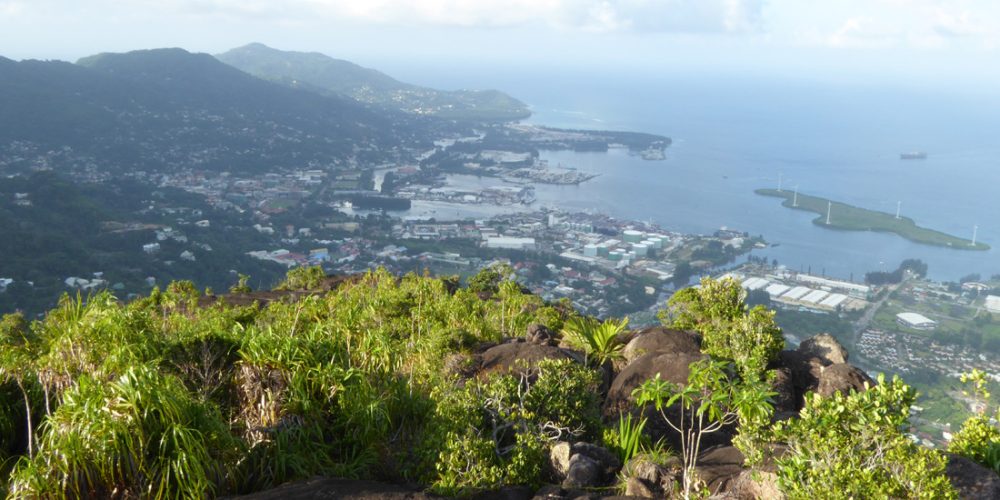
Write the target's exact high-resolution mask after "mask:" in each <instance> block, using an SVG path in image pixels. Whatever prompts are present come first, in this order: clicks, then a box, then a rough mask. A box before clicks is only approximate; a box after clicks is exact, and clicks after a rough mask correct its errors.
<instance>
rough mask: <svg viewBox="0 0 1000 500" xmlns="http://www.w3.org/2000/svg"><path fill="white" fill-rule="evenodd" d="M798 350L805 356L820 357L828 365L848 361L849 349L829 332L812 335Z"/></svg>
mask: <svg viewBox="0 0 1000 500" xmlns="http://www.w3.org/2000/svg"><path fill="white" fill-rule="evenodd" d="M798 351H799V352H800V353H802V354H804V355H805V356H809V357H816V358H820V359H822V360H823V361H825V362H826V364H828V365H836V364H840V363H846V362H847V359H848V357H849V356H848V353H847V349H844V346H842V345H840V342H837V339H835V338H833V335H830V334H829V333H821V334H819V335H816V336H814V337H810V338H808V339H806V340H805V341H803V342H802V344H800V345H799V348H798Z"/></svg>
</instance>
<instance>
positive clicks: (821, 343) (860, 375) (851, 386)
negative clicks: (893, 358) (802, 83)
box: [771, 333, 874, 412]
mask: <svg viewBox="0 0 1000 500" xmlns="http://www.w3.org/2000/svg"><path fill="white" fill-rule="evenodd" d="M847 359H848V355H847V350H846V349H844V347H843V346H842V345H840V343H839V342H837V339H835V338H833V336H831V335H829V334H825V333H822V334H819V335H816V336H815V337H812V338H809V339H806V340H805V341H804V342H802V344H800V345H799V347H798V349H795V350H789V351H782V352H781V353H780V354H779V355H778V360H777V361H776V362H775V363H773V364H772V366H771V368H772V369H775V370H777V371H778V372H779V373H778V378H777V379H776V380H775V383H774V384H773V385H772V387H773V388H774V389H775V391H776V392H778V393H779V395H778V396H779V397H780V398H781V399H780V404H776V405H775V409H776V410H777V411H778V412H789V411H798V410H799V409H801V408H802V405H803V401H804V396H805V394H806V393H807V392H815V393H817V394H820V395H822V396H830V395H832V394H833V393H835V392H843V393H847V392H850V391H852V390H854V391H862V390H864V388H865V383H866V382H867V383H868V384H869V385H872V384H874V381H873V380H872V378H871V377H869V376H868V374H867V373H865V372H864V371H863V370H861V369H860V368H858V367H856V366H853V365H850V364H848V363H847V361H846V360H847ZM786 379H787V380H786ZM789 382H790V384H789ZM789 387H791V389H792V390H793V391H794V396H793V397H792V400H793V401H794V402H795V405H794V408H792V407H791V405H789V404H788V402H789V401H788V397H789V394H788V392H789ZM776 402H778V400H776Z"/></svg>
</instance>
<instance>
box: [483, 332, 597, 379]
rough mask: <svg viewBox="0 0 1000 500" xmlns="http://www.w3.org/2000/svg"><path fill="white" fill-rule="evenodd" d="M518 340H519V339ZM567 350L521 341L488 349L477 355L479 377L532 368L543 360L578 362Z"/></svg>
mask: <svg viewBox="0 0 1000 500" xmlns="http://www.w3.org/2000/svg"><path fill="white" fill-rule="evenodd" d="M519 340H520V339H519ZM574 354H575V353H572V352H571V351H569V350H567V349H562V348H559V347H556V346H551V345H542V344H535V343H529V342H524V341H523V340H522V341H513V342H508V343H506V344H500V345H497V346H493V347H490V348H489V349H486V350H485V351H483V353H482V354H480V355H479V360H480V371H479V374H480V375H487V374H490V373H495V372H510V371H514V370H516V369H518V368H519V367H521V366H534V365H536V364H538V362H539V361H541V360H543V359H572V360H579V359H580V356H578V355H576V356H575V355H574Z"/></svg>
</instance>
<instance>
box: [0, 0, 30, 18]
mask: <svg viewBox="0 0 1000 500" xmlns="http://www.w3.org/2000/svg"><path fill="white" fill-rule="evenodd" d="M22 12H24V2H8V1H0V18H13V17H16V16H18V15H19V14H21V13H22Z"/></svg>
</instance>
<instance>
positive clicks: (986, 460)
mask: <svg viewBox="0 0 1000 500" xmlns="http://www.w3.org/2000/svg"><path fill="white" fill-rule="evenodd" d="M961 379H962V382H965V383H968V384H971V385H972V393H971V394H969V392H968V391H966V394H967V395H970V396H972V397H973V398H975V399H976V400H977V403H978V404H979V407H980V408H981V409H980V411H979V412H978V413H977V414H976V415H973V416H971V417H969V418H968V419H967V420H966V421H965V422H964V423H963V424H962V428H961V429H959V431H958V432H957V433H955V437H954V439H952V441H951V443H948V451H950V452H952V453H955V454H958V455H962V456H963V457H966V458H968V459H969V460H972V461H974V462H977V463H979V464H980V465H984V466H986V467H989V468H991V469H993V470H996V471H997V472H1000V428H997V426H996V425H995V424H993V423H992V422H991V418H990V414H991V408H990V392H989V390H987V379H986V373H985V372H983V371H982V370H978V369H976V370H972V372H970V373H965V374H962V377H961Z"/></svg>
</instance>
